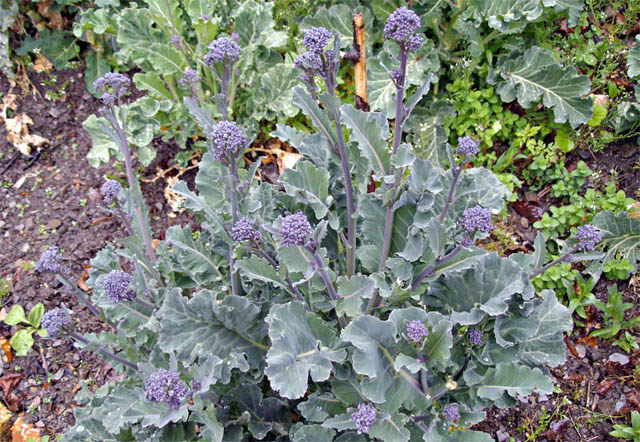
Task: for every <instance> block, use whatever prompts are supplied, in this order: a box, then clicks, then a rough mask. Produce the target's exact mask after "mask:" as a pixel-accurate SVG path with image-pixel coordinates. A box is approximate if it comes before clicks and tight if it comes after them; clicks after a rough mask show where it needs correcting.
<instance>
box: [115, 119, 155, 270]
mask: <svg viewBox="0 0 640 442" xmlns="http://www.w3.org/2000/svg"><path fill="white" fill-rule="evenodd" d="M104 115H105V117H106V118H107V120H108V121H109V123H111V126H112V127H113V129H114V130H115V131H116V133H117V134H118V137H119V138H120V142H119V143H118V144H119V148H120V152H121V153H122V156H123V157H124V165H125V169H126V171H127V180H128V181H129V188H130V189H131V193H132V196H133V206H134V213H135V215H136V220H137V221H138V226H139V227H140V232H141V233H142V239H143V241H144V246H145V249H146V252H147V258H148V259H149V260H150V261H151V263H155V262H156V254H155V251H154V250H153V243H152V242H151V232H150V230H149V226H148V225H147V223H146V222H145V219H144V215H143V214H142V204H143V201H142V192H141V191H140V189H139V188H138V186H137V181H136V179H135V176H134V174H133V166H132V161H131V149H130V147H129V140H128V139H127V133H126V129H125V127H123V126H121V125H120V123H118V119H117V118H116V114H115V110H114V108H113V106H110V107H109V108H108V109H107V110H106V111H105V113H104ZM121 118H124V115H123V113H122V112H121ZM124 121H125V120H123V125H124Z"/></svg>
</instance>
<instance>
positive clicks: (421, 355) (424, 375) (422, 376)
mask: <svg viewBox="0 0 640 442" xmlns="http://www.w3.org/2000/svg"><path fill="white" fill-rule="evenodd" d="M418 358H420V361H421V362H422V363H425V362H426V360H425V357H424V353H423V352H422V350H418ZM420 386H421V387H422V393H423V394H427V392H428V391H429V383H428V382H427V371H426V370H425V369H424V368H421V369H420Z"/></svg>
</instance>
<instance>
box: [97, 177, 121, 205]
mask: <svg viewBox="0 0 640 442" xmlns="http://www.w3.org/2000/svg"><path fill="white" fill-rule="evenodd" d="M121 191H122V186H121V185H120V183H119V182H117V181H116V180H107V181H105V182H104V184H103V185H102V187H101V188H100V193H102V201H104V203H105V204H111V203H112V202H113V201H115V200H117V199H118V195H120V192H121Z"/></svg>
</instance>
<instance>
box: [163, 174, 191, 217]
mask: <svg viewBox="0 0 640 442" xmlns="http://www.w3.org/2000/svg"><path fill="white" fill-rule="evenodd" d="M165 181H166V182H167V186H166V187H165V188H164V199H166V200H167V204H169V206H171V210H173V211H174V212H178V211H182V210H183V209H180V204H182V202H183V201H184V200H185V199H186V198H185V197H184V196H182V195H179V194H178V193H176V192H174V191H173V186H174V185H175V184H176V183H177V182H178V181H179V180H178V176H172V177H166V178H165ZM171 215H173V214H172V213H170V214H169V216H170V217H171ZM174 216H175V215H174Z"/></svg>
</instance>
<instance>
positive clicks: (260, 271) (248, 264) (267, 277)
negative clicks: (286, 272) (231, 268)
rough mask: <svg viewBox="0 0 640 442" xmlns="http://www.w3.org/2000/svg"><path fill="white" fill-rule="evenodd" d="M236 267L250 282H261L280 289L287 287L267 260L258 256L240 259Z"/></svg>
mask: <svg viewBox="0 0 640 442" xmlns="http://www.w3.org/2000/svg"><path fill="white" fill-rule="evenodd" d="M236 266H237V267H238V269H240V271H241V272H242V274H243V275H244V276H245V277H246V278H248V279H249V280H259V281H264V282H266V283H270V284H273V285H275V286H279V287H283V288H285V287H286V282H285V281H284V280H283V279H282V277H280V275H278V273H277V272H276V271H275V269H274V268H273V266H272V265H271V264H269V263H268V262H267V260H266V259H264V258H261V257H259V256H256V255H251V256H249V257H247V258H243V259H239V260H238V261H237V262H236Z"/></svg>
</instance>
